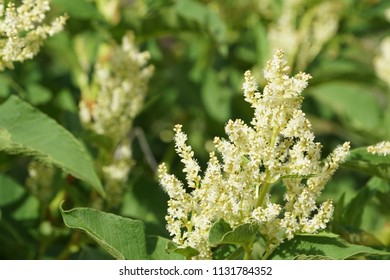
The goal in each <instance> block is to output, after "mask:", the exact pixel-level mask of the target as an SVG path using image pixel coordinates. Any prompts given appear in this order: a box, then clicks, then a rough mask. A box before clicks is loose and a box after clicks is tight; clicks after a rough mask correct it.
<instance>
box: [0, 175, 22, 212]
mask: <svg viewBox="0 0 390 280" xmlns="http://www.w3.org/2000/svg"><path fill="white" fill-rule="evenodd" d="M23 194H25V190H24V189H23V187H22V186H21V185H19V184H18V183H17V182H15V181H14V180H13V179H11V178H9V177H7V176H5V175H2V174H0V207H4V206H5V205H7V204H10V203H12V202H14V201H17V200H18V199H20V198H21V197H22V196H23Z"/></svg>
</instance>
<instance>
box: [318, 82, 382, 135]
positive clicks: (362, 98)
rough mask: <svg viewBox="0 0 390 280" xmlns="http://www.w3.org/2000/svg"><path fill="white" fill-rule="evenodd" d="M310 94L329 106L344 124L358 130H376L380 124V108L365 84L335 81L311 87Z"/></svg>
mask: <svg viewBox="0 0 390 280" xmlns="http://www.w3.org/2000/svg"><path fill="white" fill-rule="evenodd" d="M311 92H312V95H313V97H314V98H315V99H317V100H318V101H319V102H321V103H322V104H323V105H325V106H327V107H329V108H331V109H332V110H333V111H334V113H336V114H337V115H338V116H340V117H341V118H342V119H343V121H344V122H345V124H346V125H349V126H352V127H353V128H354V129H356V130H358V131H370V132H376V131H375V129H376V128H379V127H380V124H381V111H382V110H381V108H380V106H379V103H378V101H377V99H376V98H375V97H374V96H373V95H372V87H371V86H367V85H365V84H359V83H353V82H347V81H335V82H328V83H324V84H320V85H318V86H316V87H313V88H311Z"/></svg>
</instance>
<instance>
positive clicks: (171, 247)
mask: <svg viewBox="0 0 390 280" xmlns="http://www.w3.org/2000/svg"><path fill="white" fill-rule="evenodd" d="M165 250H166V251H167V253H168V254H172V253H176V254H180V255H183V256H184V257H185V258H186V259H187V260H190V259H191V258H192V257H195V256H197V255H199V252H198V250H196V249H194V248H192V247H190V246H187V247H185V248H180V247H178V246H177V245H176V244H175V243H173V242H172V241H168V242H167V246H166V248H165Z"/></svg>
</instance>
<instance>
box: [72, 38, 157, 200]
mask: <svg viewBox="0 0 390 280" xmlns="http://www.w3.org/2000/svg"><path fill="white" fill-rule="evenodd" d="M149 57H150V55H149V53H148V52H140V51H139V50H138V48H137V46H136V44H135V42H134V35H133V33H131V32H128V33H127V34H125V36H124V37H123V38H122V45H120V46H118V45H117V44H113V45H105V44H102V45H101V48H100V53H99V57H98V59H97V63H96V64H95V71H94V78H93V81H92V82H91V84H90V85H88V86H87V87H84V88H83V89H84V90H85V91H86V92H82V96H83V98H82V100H81V101H80V104H79V107H80V111H79V113H80V118H81V121H82V123H83V124H84V126H85V127H87V128H89V129H91V130H93V131H94V132H95V133H97V134H99V135H104V136H106V137H108V138H109V139H111V141H112V144H113V145H114V146H115V147H116V148H115V151H112V160H110V163H108V164H107V165H105V166H103V167H102V169H103V173H104V177H105V181H106V184H107V188H111V187H112V188H113V192H118V193H119V192H120V187H119V186H120V185H121V184H122V183H123V182H125V181H126V180H127V176H128V173H129V172H130V169H131V166H132V153H131V149H130V140H129V133H130V131H131V129H132V125H133V120H134V118H135V117H136V115H137V114H138V113H139V112H140V110H141V109H142V106H143V102H144V99H145V96H146V92H147V83H148V80H149V79H150V77H151V75H152V74H153V66H150V65H149V66H147V62H148V60H149ZM108 192H110V191H109V190H108Z"/></svg>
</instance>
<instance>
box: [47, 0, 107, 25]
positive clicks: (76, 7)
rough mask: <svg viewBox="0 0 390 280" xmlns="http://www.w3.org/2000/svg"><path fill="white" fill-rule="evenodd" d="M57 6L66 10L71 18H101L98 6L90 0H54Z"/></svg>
mask: <svg viewBox="0 0 390 280" xmlns="http://www.w3.org/2000/svg"><path fill="white" fill-rule="evenodd" d="M52 2H53V5H54V6H55V7H56V8H59V9H61V10H62V11H63V12H66V13H67V14H68V15H69V16H70V17H71V18H77V19H86V20H88V19H101V18H102V16H101V15H100V13H99V11H98V10H97V9H96V6H95V5H93V4H92V3H90V2H89V1H69V0H52Z"/></svg>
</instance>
